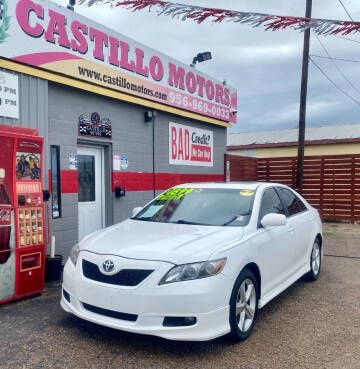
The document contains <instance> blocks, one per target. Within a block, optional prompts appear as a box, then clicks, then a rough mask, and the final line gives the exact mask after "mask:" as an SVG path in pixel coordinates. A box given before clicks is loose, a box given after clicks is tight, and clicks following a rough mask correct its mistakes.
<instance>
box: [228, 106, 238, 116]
mask: <svg viewBox="0 0 360 369" xmlns="http://www.w3.org/2000/svg"><path fill="white" fill-rule="evenodd" d="M237 112H238V111H237V109H234V108H231V109H230V114H231V115H235V114H236V113H237Z"/></svg>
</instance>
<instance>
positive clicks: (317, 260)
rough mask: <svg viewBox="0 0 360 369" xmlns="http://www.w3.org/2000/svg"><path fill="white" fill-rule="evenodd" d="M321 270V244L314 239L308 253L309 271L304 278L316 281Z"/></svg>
mask: <svg viewBox="0 0 360 369" xmlns="http://www.w3.org/2000/svg"><path fill="white" fill-rule="evenodd" d="M320 271H321V246H320V243H319V241H318V240H317V239H316V240H315V242H314V245H313V248H312V250H311V255H310V272H309V273H307V274H306V279H307V280H309V281H316V280H317V279H318V278H319V275H320Z"/></svg>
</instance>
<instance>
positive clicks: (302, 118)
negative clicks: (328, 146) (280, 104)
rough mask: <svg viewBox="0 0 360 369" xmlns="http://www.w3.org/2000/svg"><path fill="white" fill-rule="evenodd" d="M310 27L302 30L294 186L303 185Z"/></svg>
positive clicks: (309, 4)
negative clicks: (296, 158)
mask: <svg viewBox="0 0 360 369" xmlns="http://www.w3.org/2000/svg"><path fill="white" fill-rule="evenodd" d="M311 9H312V0H306V13H305V18H311ZM309 49H310V29H307V30H306V31H305V32H304V50H303V61H302V75H301V92H300V112H299V141H298V160H297V173H296V188H302V186H303V174H304V146H305V122H306V96H307V84H308V70H309Z"/></svg>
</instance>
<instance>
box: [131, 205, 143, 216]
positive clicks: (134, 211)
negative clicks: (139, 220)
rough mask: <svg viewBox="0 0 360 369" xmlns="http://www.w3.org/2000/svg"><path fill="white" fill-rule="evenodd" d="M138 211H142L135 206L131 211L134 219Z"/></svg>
mask: <svg viewBox="0 0 360 369" xmlns="http://www.w3.org/2000/svg"><path fill="white" fill-rule="evenodd" d="M140 210H142V207H141V206H137V207H136V208H134V209H133V211H132V216H133V217H134V216H135V215H136V214H137V213H139V212H140Z"/></svg>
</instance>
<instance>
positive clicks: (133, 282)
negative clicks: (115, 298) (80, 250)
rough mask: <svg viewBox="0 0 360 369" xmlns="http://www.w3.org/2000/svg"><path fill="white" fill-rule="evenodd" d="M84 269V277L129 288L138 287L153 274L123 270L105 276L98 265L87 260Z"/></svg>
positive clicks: (148, 271)
mask: <svg viewBox="0 0 360 369" xmlns="http://www.w3.org/2000/svg"><path fill="white" fill-rule="evenodd" d="M82 268H83V274H84V277H86V278H88V279H91V280H93V281H97V282H102V283H108V284H115V285H117V286H127V287H134V286H137V285H138V284H140V283H141V282H142V281H143V280H144V279H145V278H147V277H148V276H149V275H150V274H151V273H152V272H153V270H144V269H122V270H120V272H119V273H116V274H114V275H104V274H102V273H101V272H100V270H99V267H98V266H97V265H96V264H94V263H91V262H90V261H87V260H83V261H82Z"/></svg>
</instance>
